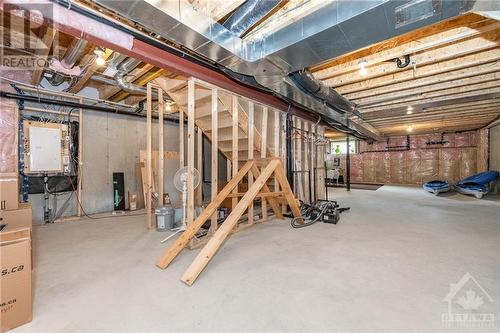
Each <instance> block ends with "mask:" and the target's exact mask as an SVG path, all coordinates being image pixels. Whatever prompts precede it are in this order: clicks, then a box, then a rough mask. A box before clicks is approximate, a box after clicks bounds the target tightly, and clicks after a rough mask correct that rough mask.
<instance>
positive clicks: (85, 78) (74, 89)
mask: <svg viewBox="0 0 500 333" xmlns="http://www.w3.org/2000/svg"><path fill="white" fill-rule="evenodd" d="M112 53H113V51H112V50H110V49H106V51H104V55H103V58H104V60H107V59H109V57H110V56H111V54H112ZM99 68H100V66H99V64H97V63H96V62H95V61H94V62H93V63H92V65H90V66H89V68H88V69H87V71H86V72H85V73H84V74H83V75H82V77H81V78H79V79H78V81H76V83H75V84H74V85H73V86H72V87H71V88H70V89H69V92H70V93H72V94H76V93H78V92H79V91H80V90H82V89H83V88H84V87H85V85H86V84H87V83H88V82H89V80H90V78H91V77H92V75H94V74H95V73H96V72H97V70H98V69H99Z"/></svg>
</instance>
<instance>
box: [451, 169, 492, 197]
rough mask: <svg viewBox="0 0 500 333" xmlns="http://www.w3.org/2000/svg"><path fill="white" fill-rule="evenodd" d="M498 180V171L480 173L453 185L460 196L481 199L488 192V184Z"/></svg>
mask: <svg viewBox="0 0 500 333" xmlns="http://www.w3.org/2000/svg"><path fill="white" fill-rule="evenodd" d="M498 178H499V173H498V171H485V172H480V173H478V174H475V175H472V176H470V177H467V178H465V179H463V180H462V181H460V182H459V183H458V184H456V185H455V190H456V191H457V192H460V193H462V194H469V195H473V196H475V197H476V198H478V199H481V198H482V197H483V196H484V195H485V194H487V193H488V192H489V184H490V183H491V182H494V181H497V180H498Z"/></svg>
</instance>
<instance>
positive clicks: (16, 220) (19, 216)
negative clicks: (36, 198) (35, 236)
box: [0, 203, 32, 230]
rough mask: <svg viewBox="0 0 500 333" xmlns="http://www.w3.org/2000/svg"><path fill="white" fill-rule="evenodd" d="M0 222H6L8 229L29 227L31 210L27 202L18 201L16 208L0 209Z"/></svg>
mask: <svg viewBox="0 0 500 333" xmlns="http://www.w3.org/2000/svg"><path fill="white" fill-rule="evenodd" d="M0 219H1V221H0V223H2V224H7V225H8V226H9V229H10V230H12V229H14V228H26V227H29V228H30V229H31V220H32V212H31V205H30V204H29V203H19V206H18V209H12V210H2V211H0Z"/></svg>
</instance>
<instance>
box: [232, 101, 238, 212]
mask: <svg viewBox="0 0 500 333" xmlns="http://www.w3.org/2000/svg"><path fill="white" fill-rule="evenodd" d="M231 110H232V114H233V127H232V130H233V139H232V142H233V150H232V153H231V157H232V167H233V172H232V174H233V175H235V174H236V173H238V158H239V156H238V143H239V142H238V141H239V140H238V138H239V128H240V126H239V123H238V116H239V113H240V112H239V104H238V96H233V98H232V107H231ZM236 192H238V189H237V188H235V190H234V193H236ZM237 203H238V198H233V200H232V208H233V209H234V208H235V207H236V204H237Z"/></svg>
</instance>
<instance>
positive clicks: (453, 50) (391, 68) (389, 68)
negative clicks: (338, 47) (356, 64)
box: [324, 30, 500, 87]
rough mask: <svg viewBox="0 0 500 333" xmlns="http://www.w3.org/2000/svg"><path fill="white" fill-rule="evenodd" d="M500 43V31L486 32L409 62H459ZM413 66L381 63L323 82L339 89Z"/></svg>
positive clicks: (412, 57)
mask: <svg viewBox="0 0 500 333" xmlns="http://www.w3.org/2000/svg"><path fill="white" fill-rule="evenodd" d="M499 41H500V30H497V31H492V32H488V33H486V34H484V35H482V36H481V37H478V38H473V39H469V40H466V41H463V42H461V43H455V44H451V45H446V46H443V47H440V48H437V49H432V50H429V51H426V52H422V53H417V54H414V55H412V56H411V61H412V62H415V63H416V66H417V68H418V67H423V66H427V65H432V64H437V63H440V62H443V61H448V60H460V58H461V57H463V56H466V55H470V54H473V53H477V52H481V51H484V50H489V49H492V48H496V47H497V46H498V42H499ZM412 70H413V66H412V65H411V64H410V65H409V66H407V67H405V68H403V69H401V68H398V66H397V65H396V63H395V62H393V61H391V62H383V63H379V64H375V65H373V66H369V67H367V74H366V75H361V74H360V72H359V71H356V72H352V73H347V74H343V75H339V76H336V77H333V78H331V79H328V80H325V81H324V82H325V83H326V84H327V85H328V86H333V87H341V86H344V85H349V84H353V83H356V82H361V81H365V80H367V79H371V78H376V77H379V76H383V75H388V74H394V73H400V72H402V71H412Z"/></svg>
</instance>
